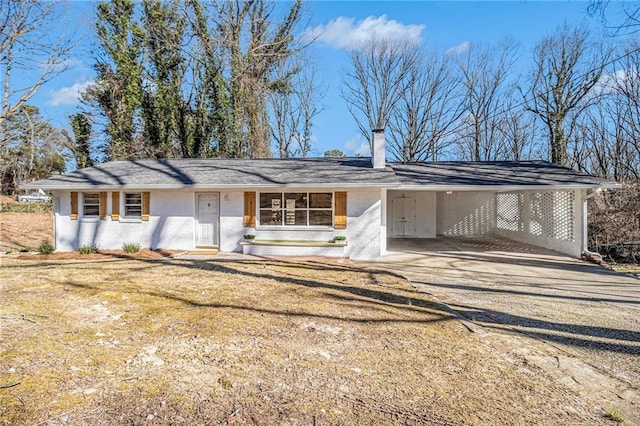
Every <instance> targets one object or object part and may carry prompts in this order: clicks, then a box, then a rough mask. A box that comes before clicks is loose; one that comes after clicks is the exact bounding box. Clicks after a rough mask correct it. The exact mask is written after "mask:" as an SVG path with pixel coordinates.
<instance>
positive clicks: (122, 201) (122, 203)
mask: <svg viewBox="0 0 640 426" xmlns="http://www.w3.org/2000/svg"><path fill="white" fill-rule="evenodd" d="M69 195H70V199H71V200H70V201H71V211H70V214H69V218H70V219H71V220H78V219H79V218H80V217H86V218H97V217H99V218H100V219H101V220H107V218H108V216H107V207H108V206H107V195H108V192H106V191H103V192H75V191H72V192H71V193H70V194H69ZM150 198H151V197H150V193H149V192H125V193H124V194H121V193H120V192H118V191H113V192H112V193H111V220H114V221H115V220H120V219H121V217H120V211H121V208H123V209H124V218H130V219H141V220H143V221H148V220H149V218H150V215H149V207H150Z"/></svg>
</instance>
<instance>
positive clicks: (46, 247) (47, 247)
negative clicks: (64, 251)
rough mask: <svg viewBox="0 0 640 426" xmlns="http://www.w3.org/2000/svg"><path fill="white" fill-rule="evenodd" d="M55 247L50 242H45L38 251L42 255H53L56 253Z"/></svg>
mask: <svg viewBox="0 0 640 426" xmlns="http://www.w3.org/2000/svg"><path fill="white" fill-rule="evenodd" d="M55 249H56V248H55V247H54V246H53V244H51V243H50V242H49V241H46V240H45V241H43V242H41V243H40V245H39V246H38V251H39V252H40V254H51V253H53V252H54V251H55Z"/></svg>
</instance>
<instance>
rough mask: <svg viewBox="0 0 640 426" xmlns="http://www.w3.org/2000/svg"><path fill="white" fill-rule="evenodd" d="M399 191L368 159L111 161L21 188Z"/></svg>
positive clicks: (390, 174)
mask: <svg viewBox="0 0 640 426" xmlns="http://www.w3.org/2000/svg"><path fill="white" fill-rule="evenodd" d="M283 185H286V186H296V185H298V186H322V187H328V186H332V187H341V186H343V187H349V186H351V187H353V186H381V187H390V186H397V180H396V178H395V175H394V174H393V171H392V170H391V169H390V168H389V167H387V168H386V169H373V168H372V167H371V160H370V159H369V158H296V159H278V158H270V159H260V160H247V159H173V160H131V161H110V162H108V163H104V164H99V165H97V166H94V167H87V168H85V169H81V170H77V171H75V172H71V173H67V174H64V175H57V176H52V177H50V178H48V179H44V180H40V181H37V182H32V183H30V184H28V185H22V186H23V187H24V188H42V189H72V188H78V189H83V188H97V187H102V188H108V187H128V188H154V187H156V188H182V187H217V186H219V187H233V186H237V187H240V186H283Z"/></svg>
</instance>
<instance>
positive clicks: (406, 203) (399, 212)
mask: <svg viewBox="0 0 640 426" xmlns="http://www.w3.org/2000/svg"><path fill="white" fill-rule="evenodd" d="M391 236H392V237H415V236H416V198H415V197H407V196H405V195H404V194H402V196H401V197H393V198H392V199H391Z"/></svg>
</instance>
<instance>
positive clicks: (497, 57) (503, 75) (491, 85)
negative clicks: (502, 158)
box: [458, 39, 517, 161]
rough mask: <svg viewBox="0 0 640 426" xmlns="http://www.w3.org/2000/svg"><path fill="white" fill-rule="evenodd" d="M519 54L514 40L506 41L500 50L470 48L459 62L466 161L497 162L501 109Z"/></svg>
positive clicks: (463, 154)
mask: <svg viewBox="0 0 640 426" xmlns="http://www.w3.org/2000/svg"><path fill="white" fill-rule="evenodd" d="M516 53H517V46H516V44H515V43H514V42H513V40H511V39H505V40H504V41H503V42H501V43H500V44H498V45H497V46H477V45H471V47H470V48H469V49H468V50H467V51H466V52H465V53H464V54H463V55H462V56H461V57H460V58H459V60H458V65H459V68H460V72H461V76H462V84H463V86H464V89H463V90H464V95H463V96H464V99H463V104H464V106H465V110H466V111H465V112H466V113H465V116H464V117H463V123H462V125H461V127H460V130H459V134H460V138H459V143H460V148H461V151H462V156H463V157H464V158H466V159H469V160H473V161H487V160H494V159H495V158H496V157H497V155H498V152H499V151H500V150H501V143H502V139H501V137H500V136H501V135H500V134H499V132H498V124H497V122H498V120H499V109H500V107H501V106H502V104H501V99H502V96H503V95H504V90H505V88H506V86H507V83H508V78H509V75H510V71H511V67H512V65H513V63H514V62H515V59H516Z"/></svg>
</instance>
